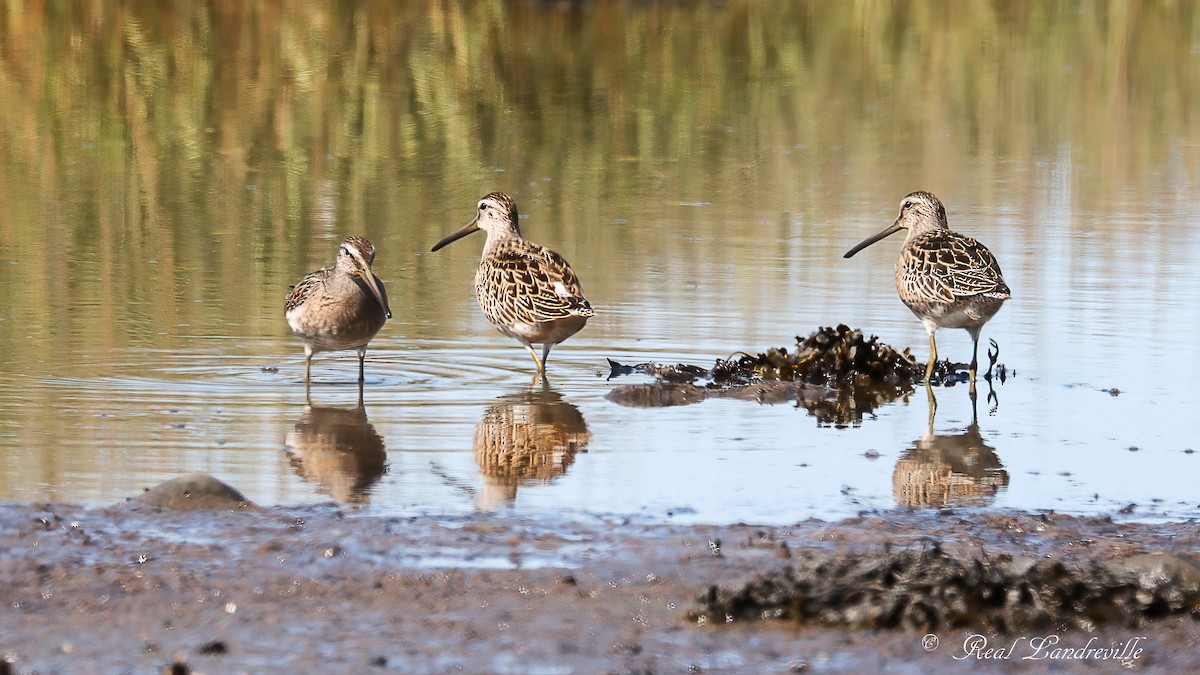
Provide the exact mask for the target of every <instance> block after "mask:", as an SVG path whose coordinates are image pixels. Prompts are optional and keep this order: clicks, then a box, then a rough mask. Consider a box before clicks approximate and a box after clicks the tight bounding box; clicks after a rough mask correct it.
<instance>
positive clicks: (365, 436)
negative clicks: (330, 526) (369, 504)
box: [285, 393, 387, 504]
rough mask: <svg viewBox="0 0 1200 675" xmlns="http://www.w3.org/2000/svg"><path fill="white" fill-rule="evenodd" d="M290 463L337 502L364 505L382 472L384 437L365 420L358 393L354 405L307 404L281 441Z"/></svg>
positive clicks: (385, 467)
mask: <svg viewBox="0 0 1200 675" xmlns="http://www.w3.org/2000/svg"><path fill="white" fill-rule="evenodd" d="M285 443H286V446H287V451H288V454H289V455H290V456H291V461H292V466H293V467H294V468H295V469H296V472H297V473H298V474H299V475H300V476H301V477H302V478H304V479H305V480H306V481H309V482H311V483H315V484H316V485H318V486H319V487H320V489H321V490H322V491H323V492H326V493H328V494H329V495H330V496H331V497H333V498H334V499H335V500H336V501H337V502H338V503H341V504H363V503H366V501H367V498H368V497H369V496H370V490H371V486H373V485H374V484H375V482H376V481H378V480H379V478H380V477H381V476H383V474H384V473H385V472H386V471H387V450H386V449H385V447H384V444H383V437H382V436H380V435H379V433H378V432H377V431H375V427H374V426H372V425H371V423H370V421H368V420H367V409H366V407H364V406H363V403H362V398H361V393H360V398H359V401H358V407H357V408H331V407H326V406H315V405H312V403H311V402H310V403H309V406H308V408H307V410H305V413H304V416H303V417H301V418H300V421H298V422H296V426H295V427H294V428H293V429H292V430H291V431H289V432H288V435H287V439H286V440H285Z"/></svg>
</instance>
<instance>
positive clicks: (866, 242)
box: [842, 221, 904, 258]
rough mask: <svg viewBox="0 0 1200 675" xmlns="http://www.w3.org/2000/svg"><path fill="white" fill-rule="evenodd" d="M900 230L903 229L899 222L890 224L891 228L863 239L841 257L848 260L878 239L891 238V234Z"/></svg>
mask: <svg viewBox="0 0 1200 675" xmlns="http://www.w3.org/2000/svg"><path fill="white" fill-rule="evenodd" d="M902 229H904V228H902V227H901V226H900V223H899V221H897V222H895V223H892V224H891V226H890V227H888V228H887V229H886V230H884V231H883V232H880V233H879V234H873V235H871V236H869V237H867V238H866V239H863V240H862V241H860V242H858V244H857V245H855V247H854V248H852V249H850V250H849V251H846V255H844V256H842V257H843V258H850V257H852V256H853V255H854V254H855V253H858V252H859V251H861V250H863V249H864V248H866V247H868V246H870V245H871V244H874V243H875V242H877V241H879V240H880V239H886V238H888V237H890V236H892V235H893V234H895V233H896V232H899V231H900V230H902Z"/></svg>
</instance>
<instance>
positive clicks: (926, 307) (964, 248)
mask: <svg viewBox="0 0 1200 675" xmlns="http://www.w3.org/2000/svg"><path fill="white" fill-rule="evenodd" d="M904 229H907V230H908V237H907V238H906V239H905V240H904V246H902V247H901V248H900V257H899V258H898V259H897V260H896V291H897V292H898V293H899V294H900V300H901V301H902V302H903V303H904V304H905V305H907V306H908V308H909V309H910V310H912V313H913V314H916V315H917V318H918V319H920V320H921V323H922V324H924V325H925V332H927V333H929V351H930V354H929V365H927V366H926V367H925V381H926V382H929V377H930V375H932V374H933V366H934V363H935V362H936V361H937V342H936V341H934V338H933V334H934V333H936V332H937V329H938V328H963V329H966V331H967V332H968V333H970V334H971V340H972V341H973V342H974V347H973V351H972V352H971V383H972V385H974V382H975V370H976V368H977V367H978V365H979V330H980V329H981V328H983V324H985V323H987V322H988V320H989V319H991V318H992V317H993V316H994V315H995V314H996V312H998V311H999V310H1000V305H1002V304H1004V301H1005V300H1007V299H1009V298H1010V297H1012V295H1011V294H1010V293H1009V290H1008V284H1006V283H1004V277H1003V276H1001V275H1000V264H999V263H997V262H996V257H995V256H993V255H992V252H991V251H989V250H988V249H987V247H986V246H984V245H983V244H981V243H979V242H977V241H975V240H974V239H972V238H970V237H967V236H964V235H961V234H959V233H957V232H955V231H954V230H951V229H950V226H949V225H948V224H946V207H944V206H942V202H940V201H938V198H937V197H935V196H933V195H932V194H930V193H928V192H914V193H912V194H910V195H908V196H907V197H905V198H904V199H903V200H901V202H900V215H898V216H896V222H894V223H892V225H891V227H889V228H887V229H886V230H884V231H882V232H880V233H879V234H876V235H874V236H872V237H868V238H867V239H866V240H864V241H863V242H861V243H860V244H858V245H857V246H855V247H854V248H852V249H850V250H849V251H847V252H846V255H845V257H847V258H849V257H851V256H853V255H854V254H855V253H858V252H859V251H861V250H862V249H864V248H866V247H868V246H870V245H871V244H874V243H875V242H877V241H879V240H880V239H883V238H884V237H887V236H889V235H891V234H892V233H894V232H897V231H899V230H904Z"/></svg>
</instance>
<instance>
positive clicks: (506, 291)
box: [433, 192, 593, 375]
mask: <svg viewBox="0 0 1200 675" xmlns="http://www.w3.org/2000/svg"><path fill="white" fill-rule="evenodd" d="M517 221H518V216H517V205H516V203H514V202H513V200H512V198H510V197H509V196H508V195H505V194H502V193H499V192H493V193H492V194H489V195H487V196H486V197H484V198H483V199H481V200H479V204H478V210H477V212H476V214H475V219H474V220H472V221H471V222H470V223H469V224H468V225H467V226H466V227H464V228H462V229H460V230H458V231H457V232H454V233H453V234H451V235H449V236H447V237H445V238H444V239H442V240H441V241H439V242H438V243H437V244H435V245H434V247H433V250H434V251H437V250H438V249H440V248H442V247H443V246H445V245H447V244H449V243H451V242H453V241H456V240H458V239H461V238H462V237H465V236H467V235H468V234H471V233H472V232H475V231H477V230H484V231H485V232H487V242H486V243H484V245H483V256H482V258H481V259H480V261H479V270H478V271H477V272H476V273H475V299H476V300H478V301H479V307H480V309H482V310H483V314H484V316H486V317H487V318H488V321H491V322H492V325H494V326H495V327H496V328H497V329H498V330H499V331H500V332H501V333H503V334H505V335H507V336H508V337H511V338H513V339H515V340H517V341H518V342H520V343H521V344H522V345H523V346H524V347H525V349H527V350H528V351H529V355H530V356H532V357H533V362H534V363H535V364H536V365H537V372H538V375H542V374H545V372H546V359H547V358H548V357H549V356H550V349H551V348H552V347H554V345H556V344H558V343H560V342H562V341H563V340H566V339H567V338H569V337H571V336H572V335H574V334H575V333H578V332H579V330H580V329H581V328H583V326H584V324H586V323H587V320H588V317H590V316H592V314H593V312H592V306H591V305H590V304H588V301H587V298H585V297H583V288H582V287H581V286H580V284H579V278H578V277H576V276H575V272H574V271H572V270H571V266H570V265H568V264H567V261H566V260H564V259H563V257H562V256H560V255H559V254H557V253H555V252H554V251H551V250H550V249H548V248H545V247H544V246H538V245H537V244H535V243H533V242H531V241H529V240H527V239H525V238H523V237H522V236H521V230H520V228H519V226H518V223H517ZM535 344H540V345H542V357H541V358H540V359H539V358H538V355H537V352H536V351H534V349H533V345H535Z"/></svg>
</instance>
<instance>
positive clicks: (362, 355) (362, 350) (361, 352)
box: [358, 347, 367, 388]
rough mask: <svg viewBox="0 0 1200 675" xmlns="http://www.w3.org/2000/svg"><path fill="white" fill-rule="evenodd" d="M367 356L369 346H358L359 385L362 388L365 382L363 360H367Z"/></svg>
mask: <svg viewBox="0 0 1200 675" xmlns="http://www.w3.org/2000/svg"><path fill="white" fill-rule="evenodd" d="M366 358H367V348H366V347H359V348H358V386H359V388H361V387H362V384H363V360H365V359H366Z"/></svg>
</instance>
